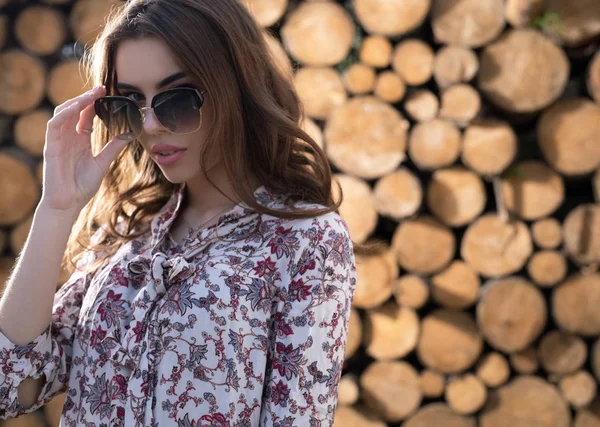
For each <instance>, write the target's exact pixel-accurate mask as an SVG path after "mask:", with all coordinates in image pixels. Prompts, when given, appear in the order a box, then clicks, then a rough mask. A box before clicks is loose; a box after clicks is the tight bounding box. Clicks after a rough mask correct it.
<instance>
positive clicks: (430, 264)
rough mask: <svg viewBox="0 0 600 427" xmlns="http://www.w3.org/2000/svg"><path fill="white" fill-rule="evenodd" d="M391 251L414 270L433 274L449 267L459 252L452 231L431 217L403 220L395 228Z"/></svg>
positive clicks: (405, 265) (404, 265)
mask: <svg viewBox="0 0 600 427" xmlns="http://www.w3.org/2000/svg"><path fill="white" fill-rule="evenodd" d="M392 250H393V251H394V253H395V254H396V258H397V259H398V262H399V263H400V266H401V267H402V268H404V269H405V270H407V271H409V272H411V273H417V274H432V273H436V272H438V271H440V270H442V269H443V268H444V267H446V266H447V265H448V264H449V263H450V261H451V260H452V258H453V257H454V254H455V252H456V238H455V236H454V234H453V233H452V231H451V230H450V229H449V228H448V227H446V226H445V225H443V224H442V223H440V222H439V221H437V220H436V219H434V218H432V217H429V216H422V217H417V218H412V219H407V220H405V221H403V222H402V223H401V224H400V225H399V226H398V227H397V228H396V231H394V234H393V237H392Z"/></svg>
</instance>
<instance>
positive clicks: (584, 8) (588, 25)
mask: <svg viewBox="0 0 600 427" xmlns="http://www.w3.org/2000/svg"><path fill="white" fill-rule="evenodd" d="M546 13H551V14H555V15H557V16H559V19H560V24H559V25H557V26H556V28H552V27H549V28H547V29H546V31H548V32H550V33H552V34H554V35H555V36H556V37H558V38H560V40H561V42H562V43H563V44H565V45H566V46H570V47H578V46H582V45H585V44H587V43H588V42H590V41H592V40H593V39H594V38H596V37H597V36H598V35H600V3H598V2H597V1H595V0H573V1H569V2H565V1H564V0H546Z"/></svg>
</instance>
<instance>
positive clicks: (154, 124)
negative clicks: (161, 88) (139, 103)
mask: <svg viewBox="0 0 600 427" xmlns="http://www.w3.org/2000/svg"><path fill="white" fill-rule="evenodd" d="M140 111H141V112H142V127H143V129H144V132H145V133H147V134H148V135H153V134H156V133H158V132H161V131H164V130H165V129H164V127H163V126H162V125H161V124H160V122H159V121H158V119H157V118H156V115H155V114H154V111H153V110H152V108H151V107H144V108H140Z"/></svg>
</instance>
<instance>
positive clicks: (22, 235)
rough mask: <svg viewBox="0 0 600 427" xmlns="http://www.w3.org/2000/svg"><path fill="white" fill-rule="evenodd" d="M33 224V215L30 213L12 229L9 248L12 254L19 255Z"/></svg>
mask: <svg viewBox="0 0 600 427" xmlns="http://www.w3.org/2000/svg"><path fill="white" fill-rule="evenodd" d="M32 223H33V213H30V214H29V215H27V216H26V217H25V219H23V220H22V221H21V222H20V223H19V224H18V225H17V226H16V227H14V228H13V229H12V230H11V232H10V248H11V250H12V252H13V253H14V254H20V253H21V251H22V250H23V248H24V247H25V243H26V242H27V237H29V232H30V230H31V225H32Z"/></svg>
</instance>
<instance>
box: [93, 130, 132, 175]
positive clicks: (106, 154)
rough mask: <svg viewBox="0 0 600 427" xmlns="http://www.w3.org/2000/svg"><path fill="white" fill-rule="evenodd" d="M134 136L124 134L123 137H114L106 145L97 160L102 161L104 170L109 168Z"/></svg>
mask: <svg viewBox="0 0 600 427" xmlns="http://www.w3.org/2000/svg"><path fill="white" fill-rule="evenodd" d="M133 140H134V138H133V137H130V138H127V137H126V136H123V139H120V138H118V137H117V138H113V139H111V140H110V141H108V143H107V144H106V145H105V146H104V148H103V149H102V151H101V152H100V153H98V155H97V156H96V161H97V162H98V163H100V166H101V167H102V169H103V170H108V167H109V166H110V164H111V163H112V162H113V160H115V159H116V158H117V156H118V155H119V153H120V152H121V151H123V148H125V147H126V146H127V144H129V143H130V142H131V141H133Z"/></svg>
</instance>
